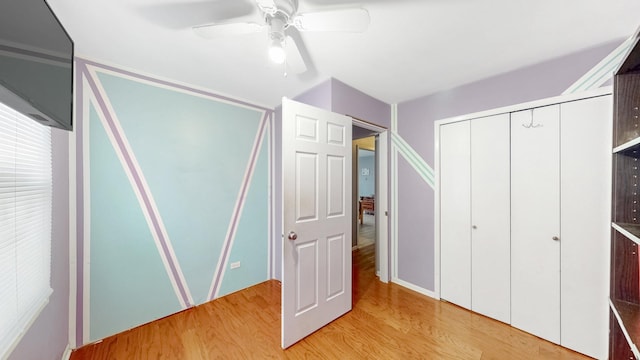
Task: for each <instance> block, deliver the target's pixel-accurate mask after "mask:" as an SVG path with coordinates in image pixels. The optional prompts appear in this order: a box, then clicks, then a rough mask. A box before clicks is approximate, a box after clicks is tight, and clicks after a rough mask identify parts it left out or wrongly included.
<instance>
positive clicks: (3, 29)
mask: <svg viewBox="0 0 640 360" xmlns="http://www.w3.org/2000/svg"><path fill="white" fill-rule="evenodd" d="M0 102H2V103H4V104H6V105H8V106H10V107H12V108H14V109H15V110H17V111H19V112H21V113H23V114H25V115H27V116H29V117H31V118H33V119H34V120H36V121H38V122H40V123H42V124H44V125H48V126H54V127H57V128H61V129H65V130H73V123H72V118H73V115H72V114H73V110H72V109H73V41H72V40H71V38H70V37H69V35H68V34H67V32H66V31H65V29H64V27H63V26H62V24H61V23H60V21H58V18H57V17H56V16H55V14H54V13H53V11H52V10H51V8H50V7H49V5H48V4H47V3H46V2H45V1H44V0H2V1H0Z"/></svg>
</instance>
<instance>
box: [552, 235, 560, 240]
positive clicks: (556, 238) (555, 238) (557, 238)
mask: <svg viewBox="0 0 640 360" xmlns="http://www.w3.org/2000/svg"><path fill="white" fill-rule="evenodd" d="M551 239H553V240H555V241H558V240H560V238H559V237H557V236H554V237H552V238H551Z"/></svg>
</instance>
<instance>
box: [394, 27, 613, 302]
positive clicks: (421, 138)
mask: <svg viewBox="0 0 640 360" xmlns="http://www.w3.org/2000/svg"><path fill="white" fill-rule="evenodd" d="M622 41H623V39H621V40H620V41H616V42H611V43H607V44H603V45H600V46H596V47H594V48H591V49H587V50H585V51H581V52H578V53H575V54H571V55H567V56H564V57H560V58H557V59H553V60H550V61H546V62H543V63H539V64H536V65H533V66H528V67H525V68H522V69H519V70H515V71H512V72H508V73H505V74H501V75H497V76H494V77H490V78H487V79H484V80H481V81H477V82H473V83H469V84H466V85H463V86H460V87H457V88H454V89H451V90H447V91H442V92H439V93H436V94H432V95H429V96H425V97H421V98H418V99H415V100H411V101H407V102H404V103H400V104H398V134H399V135H400V136H401V137H402V138H404V140H405V141H406V142H408V143H409V145H411V147H413V148H414V149H415V150H416V151H417V152H418V154H420V156H422V157H423V158H424V159H425V160H426V162H427V163H428V164H429V165H430V166H431V167H432V168H433V166H434V143H433V136H434V125H433V123H434V121H436V120H440V119H444V118H448V117H452V116H457V115H463V114H468V113H473V112H477V111H483V110H490V109H494V108H498V107H502V106H507V105H514V104H518V103H522V102H527V101H532V100H538V99H543V98H547V97H552V96H557V95H560V94H562V92H564V91H565V90H566V89H567V88H569V86H571V85H572V84H573V83H574V82H575V81H576V80H578V79H579V78H580V77H581V76H582V75H584V74H585V73H586V72H588V71H589V70H590V69H591V68H592V67H593V66H594V65H596V64H597V63H598V62H599V61H600V60H602V59H603V58H604V57H605V56H607V55H608V54H609V53H610V52H611V51H612V50H613V49H615V48H616V47H617V46H618V45H620V43H622ZM436 176H437V174H436ZM433 218H434V193H433V189H431V188H430V187H429V186H427V185H426V184H425V183H424V181H422V180H420V179H419V178H418V176H417V175H416V172H415V171H414V170H413V169H412V168H411V167H410V166H408V164H407V163H406V162H404V159H402V160H400V161H399V166H398V278H399V279H400V280H403V281H406V282H409V283H411V284H413V285H416V286H418V287H421V288H424V289H427V290H430V291H434V290H435V289H434V281H433V280H434V274H435V269H434V256H435V254H434V253H433V249H434V228H433ZM418 255H419V256H420V258H419V259H417V258H416V257H417V256H418Z"/></svg>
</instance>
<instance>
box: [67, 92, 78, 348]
mask: <svg viewBox="0 0 640 360" xmlns="http://www.w3.org/2000/svg"><path fill="white" fill-rule="evenodd" d="M74 83H75V82H74ZM75 116H76V118H77V115H75ZM74 123H76V120H74ZM75 135H76V134H75V131H74V132H72V133H69V329H68V332H69V342H70V345H71V346H74V347H75V346H77V344H76V331H77V329H76V294H77V292H78V286H77V285H78V284H77V281H78V264H77V241H78V237H77V227H76V226H77V219H78V218H77V216H78V215H77V212H78V209H77V207H76V199H77V194H76V191H77V186H76V136H75Z"/></svg>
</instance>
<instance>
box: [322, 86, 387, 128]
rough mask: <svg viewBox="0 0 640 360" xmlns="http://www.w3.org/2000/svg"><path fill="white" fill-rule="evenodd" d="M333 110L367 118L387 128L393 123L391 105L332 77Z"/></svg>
mask: <svg viewBox="0 0 640 360" xmlns="http://www.w3.org/2000/svg"><path fill="white" fill-rule="evenodd" d="M331 90H332V91H331V111H333V112H335V113H338V114H345V115H350V116H353V117H356V118H358V119H361V120H365V121H368V122H371V123H374V124H376V125H380V126H382V127H385V128H389V126H390V124H391V105H389V104H387V103H384V102H382V101H380V100H378V99H375V98H373V97H371V96H369V95H367V94H365V93H363V92H361V91H359V90H356V89H354V88H352V87H351V86H349V85H347V84H345V83H343V82H341V81H340V80H336V79H332V86H331Z"/></svg>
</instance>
